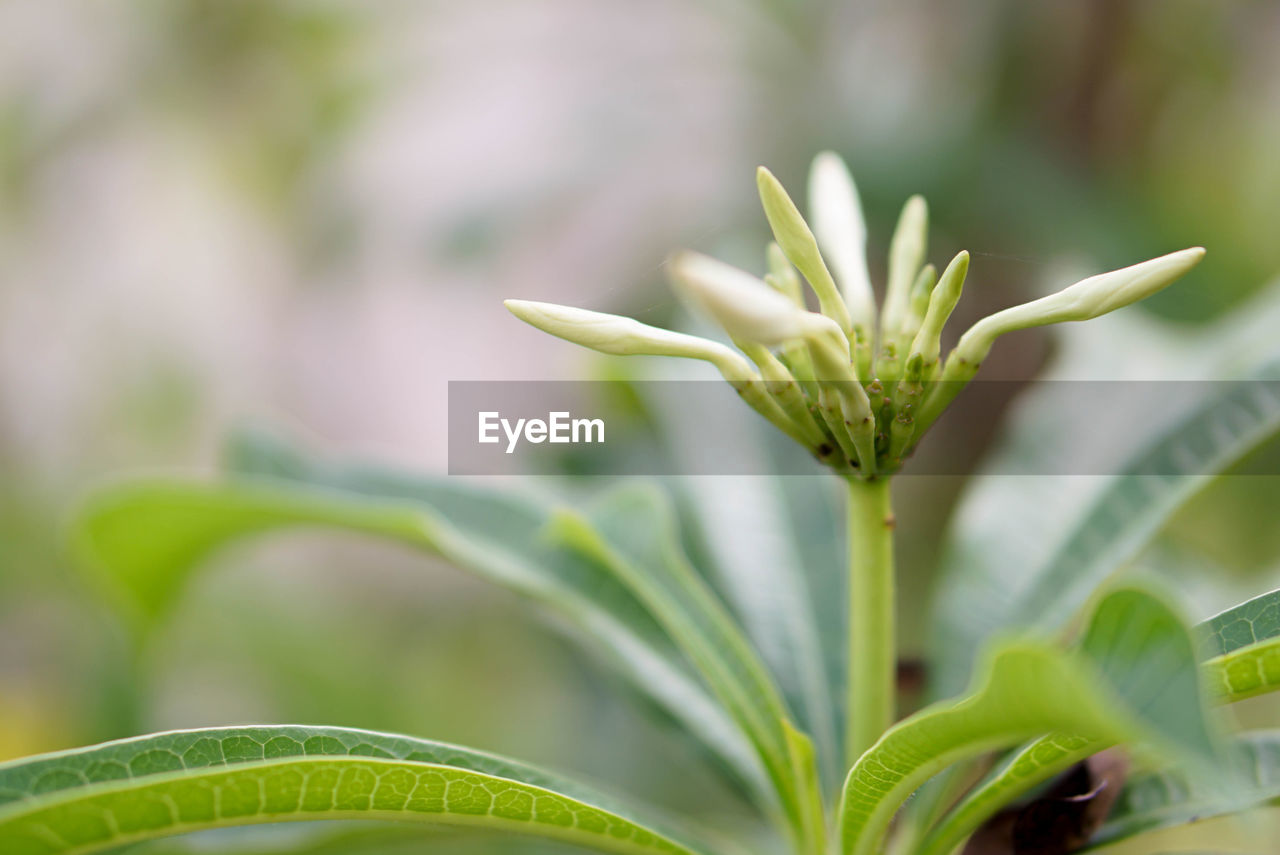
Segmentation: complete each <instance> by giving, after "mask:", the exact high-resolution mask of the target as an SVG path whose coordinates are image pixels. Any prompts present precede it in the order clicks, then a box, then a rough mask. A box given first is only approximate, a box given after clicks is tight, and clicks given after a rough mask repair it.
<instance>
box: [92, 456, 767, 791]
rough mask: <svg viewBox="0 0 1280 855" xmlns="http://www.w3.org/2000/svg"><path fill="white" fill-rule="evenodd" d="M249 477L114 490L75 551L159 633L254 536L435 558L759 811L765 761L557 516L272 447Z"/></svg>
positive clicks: (252, 460)
mask: <svg viewBox="0 0 1280 855" xmlns="http://www.w3.org/2000/svg"><path fill="white" fill-rule="evenodd" d="M233 462H234V463H235V464H236V465H237V466H238V467H240V468H241V469H242V470H249V469H252V470H253V471H254V472H255V473H256V474H255V475H252V476H250V475H248V474H247V472H244V471H242V473H241V474H240V475H239V476H237V477H236V478H235V479H233V480H230V481H223V482H218V483H197V482H191V481H179V480H151V481H137V482H132V483H124V484H121V485H118V486H115V487H111V488H107V489H105V490H103V491H101V492H99V493H98V494H96V495H95V496H94V497H92V498H91V499H90V501H89V502H88V503H87V504H86V506H85V508H84V509H83V511H82V513H81V515H80V518H79V521H78V527H77V542H78V546H79V551H80V552H81V553H82V555H83V556H84V558H85V560H86V562H87V563H89V564H90V565H92V566H93V567H95V568H97V569H98V570H100V571H101V572H102V573H103V574H104V576H105V577H106V579H107V581H108V582H109V583H110V585H111V587H112V588H113V589H114V590H116V591H118V592H119V593H120V595H121V596H122V598H124V599H125V600H126V602H128V603H129V604H131V606H132V608H133V610H134V611H135V612H136V613H139V614H141V615H143V616H144V617H145V619H146V620H151V621H153V620H155V619H156V618H157V617H159V616H160V615H162V614H163V613H164V612H165V611H166V610H167V609H168V608H169V607H170V606H171V605H172V603H173V601H174V599H175V598H176V597H177V596H178V594H179V593H180V591H181V589H182V588H183V587H184V586H185V585H186V583H187V582H188V581H189V578H190V576H191V573H192V571H193V570H195V569H196V568H197V567H198V566H200V565H201V564H202V563H203V562H204V561H206V559H209V558H211V557H213V556H214V554H215V553H217V552H218V551H219V550H221V549H223V548H224V547H226V546H228V545H230V544H233V543H236V542H238V541H242V540H244V539H245V538H247V537H249V536H254V535H261V534H264V533H268V532H273V531H279V530H283V529H288V528H296V527H316V526H327V527H333V528H338V529H341V530H346V531H352V532H359V533H362V534H370V535H375V536H379V537H385V538H390V539H392V540H395V541H398V542H400V543H404V544H407V545H409V546H411V547H414V548H417V549H422V550H425V551H427V552H429V553H432V554H437V555H440V556H442V557H444V558H445V559H447V560H449V561H450V562H452V563H454V564H456V565H457V566H459V567H461V568H464V569H467V570H469V571H471V572H474V573H476V574H477V575H479V576H481V577H483V578H485V579H488V580H489V581H492V582H496V583H497V584H500V585H502V586H504V587H507V588H510V589H512V590H514V591H516V592H518V593H520V594H523V595H525V596H527V597H529V598H530V599H532V600H534V601H535V602H537V603H538V604H539V605H541V606H542V607H543V608H544V609H546V610H547V611H549V612H550V613H551V615H553V616H554V617H556V618H558V625H565V626H567V627H569V628H570V629H571V630H572V631H574V632H575V634H577V635H578V636H580V637H585V638H587V639H590V644H589V645H588V647H589V648H590V649H591V650H592V651H593V652H595V653H597V654H599V655H602V656H603V657H605V658H606V659H607V660H608V661H609V662H610V664H611V665H613V666H614V667H615V668H617V669H618V670H619V671H620V672H621V673H622V674H623V675H624V676H625V677H626V678H627V679H628V680H629V681H630V682H631V683H632V684H633V685H634V686H636V688H637V689H638V690H639V691H640V692H641V693H643V694H644V695H646V696H647V697H649V698H651V699H652V700H653V701H654V702H655V703H656V704H657V705H658V706H659V707H660V708H661V709H663V710H665V711H666V712H667V713H669V714H670V715H671V716H672V717H673V718H674V719H675V720H676V721H678V722H680V723H681V724H682V725H683V726H684V727H686V728H687V729H688V730H689V731H690V732H692V733H693V734H695V735H696V736H697V737H699V738H700V739H701V740H702V741H703V742H704V743H705V744H707V745H708V746H709V747H710V748H711V749H712V750H713V751H714V752H715V753H716V754H717V755H718V756H719V757H720V758H722V759H723V761H724V762H725V764H726V766H727V767H728V768H729V769H732V770H733V771H734V772H735V774H736V775H737V777H738V778H739V779H740V780H743V781H745V782H746V783H747V785H748V786H749V787H750V788H751V789H752V791H753V792H754V793H756V796H757V798H758V799H760V800H762V801H764V802H766V803H770V802H771V801H772V795H771V789H770V787H769V785H768V783H767V782H766V780H765V778H764V773H763V770H762V768H761V765H760V762H759V760H758V759H757V758H756V756H755V754H754V752H753V751H752V749H751V747H750V745H749V744H748V743H747V741H746V740H745V739H744V738H743V736H742V734H741V732H740V731H739V730H738V728H736V727H735V726H734V723H733V721H732V720H731V719H730V718H729V717H728V716H727V715H726V714H725V712H724V710H723V709H721V708H720V706H719V705H718V704H716V703H715V701H714V700H713V699H712V698H711V696H710V695H709V694H708V693H707V692H706V690H705V689H704V688H703V687H702V686H701V685H699V683H698V681H697V678H696V677H695V676H694V675H693V674H691V673H690V672H689V671H688V669H687V667H686V666H685V665H684V663H683V662H682V658H681V655H680V653H679V651H678V650H676V649H675V647H674V646H673V645H672V643H671V641H670V639H668V638H667V637H666V635H665V633H664V632H663V631H662V629H661V627H660V626H659V625H658V624H657V623H656V622H655V621H654V620H653V619H652V618H651V617H650V616H649V615H648V613H647V612H646V611H645V609H644V607H643V606H642V605H641V604H640V603H638V602H637V601H636V600H635V598H634V597H633V596H632V595H631V594H630V593H629V592H628V591H627V590H626V589H625V588H623V587H622V586H621V585H620V584H619V583H618V582H617V581H616V580H615V579H614V578H613V577H612V575H611V574H610V573H609V572H608V570H607V569H606V568H603V567H601V566H600V565H598V564H596V563H593V562H591V561H590V560H588V559H586V558H584V557H583V556H581V555H579V554H576V553H574V552H572V551H570V550H566V549H563V548H559V547H557V546H555V545H554V544H551V543H550V542H549V541H548V540H547V539H546V537H545V528H546V526H547V524H548V523H549V521H550V519H551V509H550V508H549V507H547V506H545V505H544V504H541V503H539V502H536V501H533V500H531V499H527V498H524V497H520V496H516V495H512V494H503V493H497V492H494V491H490V490H485V489H482V488H478V487H475V486H472V485H467V484H460V483H457V482H456V481H447V480H444V479H438V480H431V479H425V478H423V479H417V478H409V477H405V476H401V475H397V474H393V473H390V472H384V471H381V470H377V469H372V468H363V467H343V466H335V465H330V464H324V463H315V462H312V461H308V460H305V459H303V458H301V457H299V456H298V455H296V454H293V453H291V452H289V451H288V450H286V449H284V448H282V447H281V446H280V445H278V444H274V443H271V442H269V441H266V440H263V439H258V440H255V441H253V442H251V443H247V444H246V443H242V444H241V445H240V446H239V447H238V448H237V449H236V456H235V459H234V461H233Z"/></svg>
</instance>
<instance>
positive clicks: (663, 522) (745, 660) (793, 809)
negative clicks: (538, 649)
mask: <svg viewBox="0 0 1280 855" xmlns="http://www.w3.org/2000/svg"><path fill="white" fill-rule="evenodd" d="M553 531H554V532H555V535H556V536H557V537H558V538H560V539H561V541H562V542H563V543H564V544H565V545H566V546H569V547H570V548H573V549H575V550H578V551H580V552H581V553H582V554H584V555H586V556H588V557H590V558H591V559H592V560H593V561H596V562H598V563H599V564H601V565H603V566H606V567H609V568H610V569H611V570H612V572H613V573H614V574H615V575H616V577H617V578H618V579H619V580H620V581H621V582H622V583H623V584H625V585H626V586H627V587H628V588H630V589H631V590H632V592H633V593H635V595H636V596H637V597H638V598H639V599H640V600H641V601H642V602H643V603H644V604H645V605H646V607H647V608H648V609H649V611H650V613H652V614H653V616H654V617H655V618H656V619H657V620H659V621H660V622H661V623H662V625H663V627H664V628H665V629H666V631H667V633H668V634H669V635H670V636H671V637H672V638H673V639H675V640H676V643H677V644H678V645H679V646H680V648H681V649H682V650H683V651H684V652H685V654H686V655H687V656H688V657H689V659H690V661H691V662H693V663H694V666H695V667H696V668H697V670H698V671H699V673H701V674H702V676H703V678H704V679H705V680H706V682H707V685H708V686H710V687H711V689H712V691H713V692H714V693H715V695H716V697H717V698H718V699H719V700H720V702H721V703H722V704H723V705H724V707H725V708H726V709H727V710H728V711H729V713H730V714H731V715H732V716H733V717H734V719H735V721H737V722H738V724H739V725H740V726H741V727H742V729H743V731H744V732H745V733H746V734H747V736H748V738H749V739H750V740H751V742H752V744H753V745H754V746H755V748H756V750H757V752H758V753H759V755H760V757H761V759H762V760H763V762H764V765H765V769H766V771H767V773H768V774H769V777H770V779H771V780H772V781H773V783H774V785H775V787H776V789H777V790H778V792H779V794H780V795H781V798H782V807H783V810H784V812H785V813H786V816H787V819H788V821H789V824H790V826H791V828H792V829H793V831H794V833H795V834H796V836H797V841H798V842H799V844H800V845H801V846H802V847H804V848H803V849H802V851H819V850H820V849H821V848H822V844H821V837H822V824H821V822H818V823H816V824H815V823H814V822H812V816H811V813H810V808H811V807H812V805H813V799H814V797H816V796H817V794H818V792H819V791H818V784H817V778H816V770H815V767H814V758H813V749H812V746H811V745H810V744H809V742H808V739H807V738H806V737H805V736H804V735H803V734H800V733H799V732H798V731H796V730H794V728H792V727H791V725H790V718H791V716H790V712H789V711H788V709H787V706H786V702H785V701H784V700H783V698H782V695H781V693H780V692H779V691H778V689H777V687H776V685H775V684H774V682H773V680H772V677H771V676H770V674H769V672H768V670H767V669H766V668H765V666H764V664H763V663H762V662H761V661H760V660H759V658H758V657H757V656H756V654H755V651H754V650H752V648H751V645H750V643H749V642H748V641H747V639H746V638H745V636H743V634H742V631H741V629H740V628H739V627H738V626H737V624H736V623H735V622H734V620H733V618H732V617H730V615H729V614H728V612H727V611H726V610H725V608H724V606H723V605H722V604H721V603H720V602H719V600H717V598H716V597H715V595H714V594H713V593H712V591H711V590H710V589H709V588H708V587H707V585H706V584H705V583H704V582H703V580H702V579H701V578H700V577H699V576H698V574H697V572H696V571H695V570H694V568H693V566H692V565H691V564H690V563H689V561H688V559H687V557H686V556H685V554H684V552H683V551H682V549H681V547H680V540H679V532H678V528H677V526H676V521H675V516H674V513H673V512H672V509H671V506H670V503H669V502H667V501H666V499H665V497H664V496H663V495H662V494H661V493H660V492H659V491H658V490H657V489H656V488H655V487H652V486H651V485H635V486H630V487H624V488H621V489H618V490H615V491H613V492H612V493H611V494H609V495H608V496H606V497H605V498H604V499H602V500H601V501H600V502H598V503H597V504H596V505H595V506H594V507H593V508H592V509H591V510H590V512H589V513H588V514H586V515H581V514H577V513H574V512H572V511H568V510H562V511H561V512H560V516H559V519H558V520H557V523H556V524H555V526H554V527H553ZM818 803H819V804H820V801H819V802H818Z"/></svg>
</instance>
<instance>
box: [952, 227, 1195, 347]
mask: <svg viewBox="0 0 1280 855" xmlns="http://www.w3.org/2000/svg"><path fill="white" fill-rule="evenodd" d="M1202 258H1204V248H1203V247H1198V246H1197V247H1192V248H1191V249H1184V250H1181V251H1179V252H1171V253H1169V254H1168V255H1162V256H1160V257H1159V258H1153V259H1151V260H1150V261H1144V262H1142V263H1141V264H1134V265H1132V266H1131V267H1122V268H1121V269H1119V270H1112V271H1111V272H1109V273H1099V274H1098V275H1097V276H1090V277H1089V278H1088V279H1083V280H1081V281H1079V282H1077V283H1076V284H1074V285H1072V286H1070V287H1068V288H1064V289H1062V290H1061V291H1059V292H1057V293H1056V294H1050V295H1049V296H1047V297H1041V298H1040V299H1039V300H1032V301H1031V302H1030V303H1023V304H1022V305H1020V306H1013V307H1012V308H1009V309H1005V310H1004V311H1001V312H996V313H995V314H994V315H989V316H988V317H985V318H983V319H982V320H980V321H978V322H977V323H976V324H974V325H973V326H972V327H970V328H969V330H968V332H966V333H965V334H964V335H963V336H961V337H960V343H959V344H957V345H956V351H955V355H956V357H958V358H959V359H961V360H963V361H965V362H968V363H970V364H973V365H977V364H978V363H980V362H981V361H982V360H983V359H985V358H986V356H987V353H988V352H989V351H990V350H991V345H992V344H993V343H995V340H996V339H997V338H999V337H1000V336H1002V335H1004V334H1005V333H1007V332H1013V331H1014V330H1021V329H1027V328H1028V327H1038V326H1044V325H1045V324H1057V323H1062V322H1064V321H1087V320H1089V319H1090V318H1096V317H1098V316H1099V315H1105V314H1107V313H1108V312H1113V311H1115V310H1116V309H1119V308H1123V307H1124V306H1127V305H1129V304H1130V303H1136V302H1137V301H1138V300H1142V299H1144V298H1146V297H1150V296H1151V295H1152V294H1155V293H1156V292H1157V291H1160V290H1161V289H1163V288H1165V287H1166V286H1168V285H1170V284H1172V283H1173V282H1174V281H1176V280H1177V279H1178V278H1179V277H1181V276H1182V275H1183V274H1184V273H1186V272H1187V271H1188V270H1190V269H1191V268H1193V267H1195V266H1196V265H1197V264H1198V263H1199V262H1200V259H1202Z"/></svg>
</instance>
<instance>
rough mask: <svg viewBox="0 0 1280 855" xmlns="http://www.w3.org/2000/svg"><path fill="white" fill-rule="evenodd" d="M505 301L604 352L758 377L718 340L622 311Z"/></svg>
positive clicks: (514, 310)
mask: <svg viewBox="0 0 1280 855" xmlns="http://www.w3.org/2000/svg"><path fill="white" fill-rule="evenodd" d="M504 305H505V306H506V307H507V309H508V310H509V311H510V312H511V314H513V315H515V316H516V317H517V318H519V319H520V320H522V321H524V322H525V323H527V324H529V325H530V326H534V327H537V328H538V329H540V330H542V331H543V332H548V333H551V335H553V336H556V337H557V338H562V339H564V340H565V341H571V342H573V343H574V344H580V345H582V346H583V347H589V348H591V349H592V350H598V351H600V352H601V353H611V354H616V355H620V356H632V355H637V356H639V355H643V356H681V357H685V358H688V359H701V360H704V361H706V362H710V363H712V364H713V365H715V366H716V367H717V368H718V369H719V370H720V373H721V374H723V375H724V376H725V378H726V379H728V380H729V381H730V382H738V381H742V380H748V379H752V378H753V377H754V376H755V371H754V370H753V369H752V368H751V366H750V365H749V364H748V363H747V361H746V360H745V359H744V358H743V357H742V356H741V355H739V354H738V353H737V352H736V351H734V350H733V349H732V348H730V347H728V346H726V345H723V344H721V343H720V342H718V341H711V340H710V339H705V338H700V337H698V336H694V335H686V334H684V333H678V332H672V331H670V330H664V329H659V328H658V327H651V326H649V325H648V324H642V323H640V322H639V321H637V320H635V319H633V318H624V317H622V316H621V315H610V314H606V313H604V312H592V311H590V310H588V309H576V308H573V307H572V306H559V305H556V304H555V303H538V302H534V301H531V300H506V301H504Z"/></svg>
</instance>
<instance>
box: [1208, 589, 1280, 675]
mask: <svg viewBox="0 0 1280 855" xmlns="http://www.w3.org/2000/svg"><path fill="white" fill-rule="evenodd" d="M1197 630H1198V631H1199V632H1200V634H1201V636H1202V641H1201V644H1200V655H1201V657H1203V658H1209V657H1211V656H1221V655H1222V654H1224V653H1230V652H1232V651H1233V650H1238V649H1240V648H1241V647H1245V646H1247V645H1250V644H1254V643H1255V642H1259V641H1265V640H1267V639H1269V638H1274V637H1276V636H1277V635H1280V591H1271V592H1269V593H1266V594H1261V595H1259V596H1257V597H1254V598H1253V599H1251V600H1248V601H1247V602H1243V603H1241V604H1240V605H1238V606H1235V607H1233V608H1230V609H1227V610H1226V611H1224V612H1221V613H1219V614H1217V615H1214V616H1213V617H1211V618H1209V619H1208V620H1207V621H1205V622H1204V623H1202V624H1200V625H1199V626H1198V627H1197Z"/></svg>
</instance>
